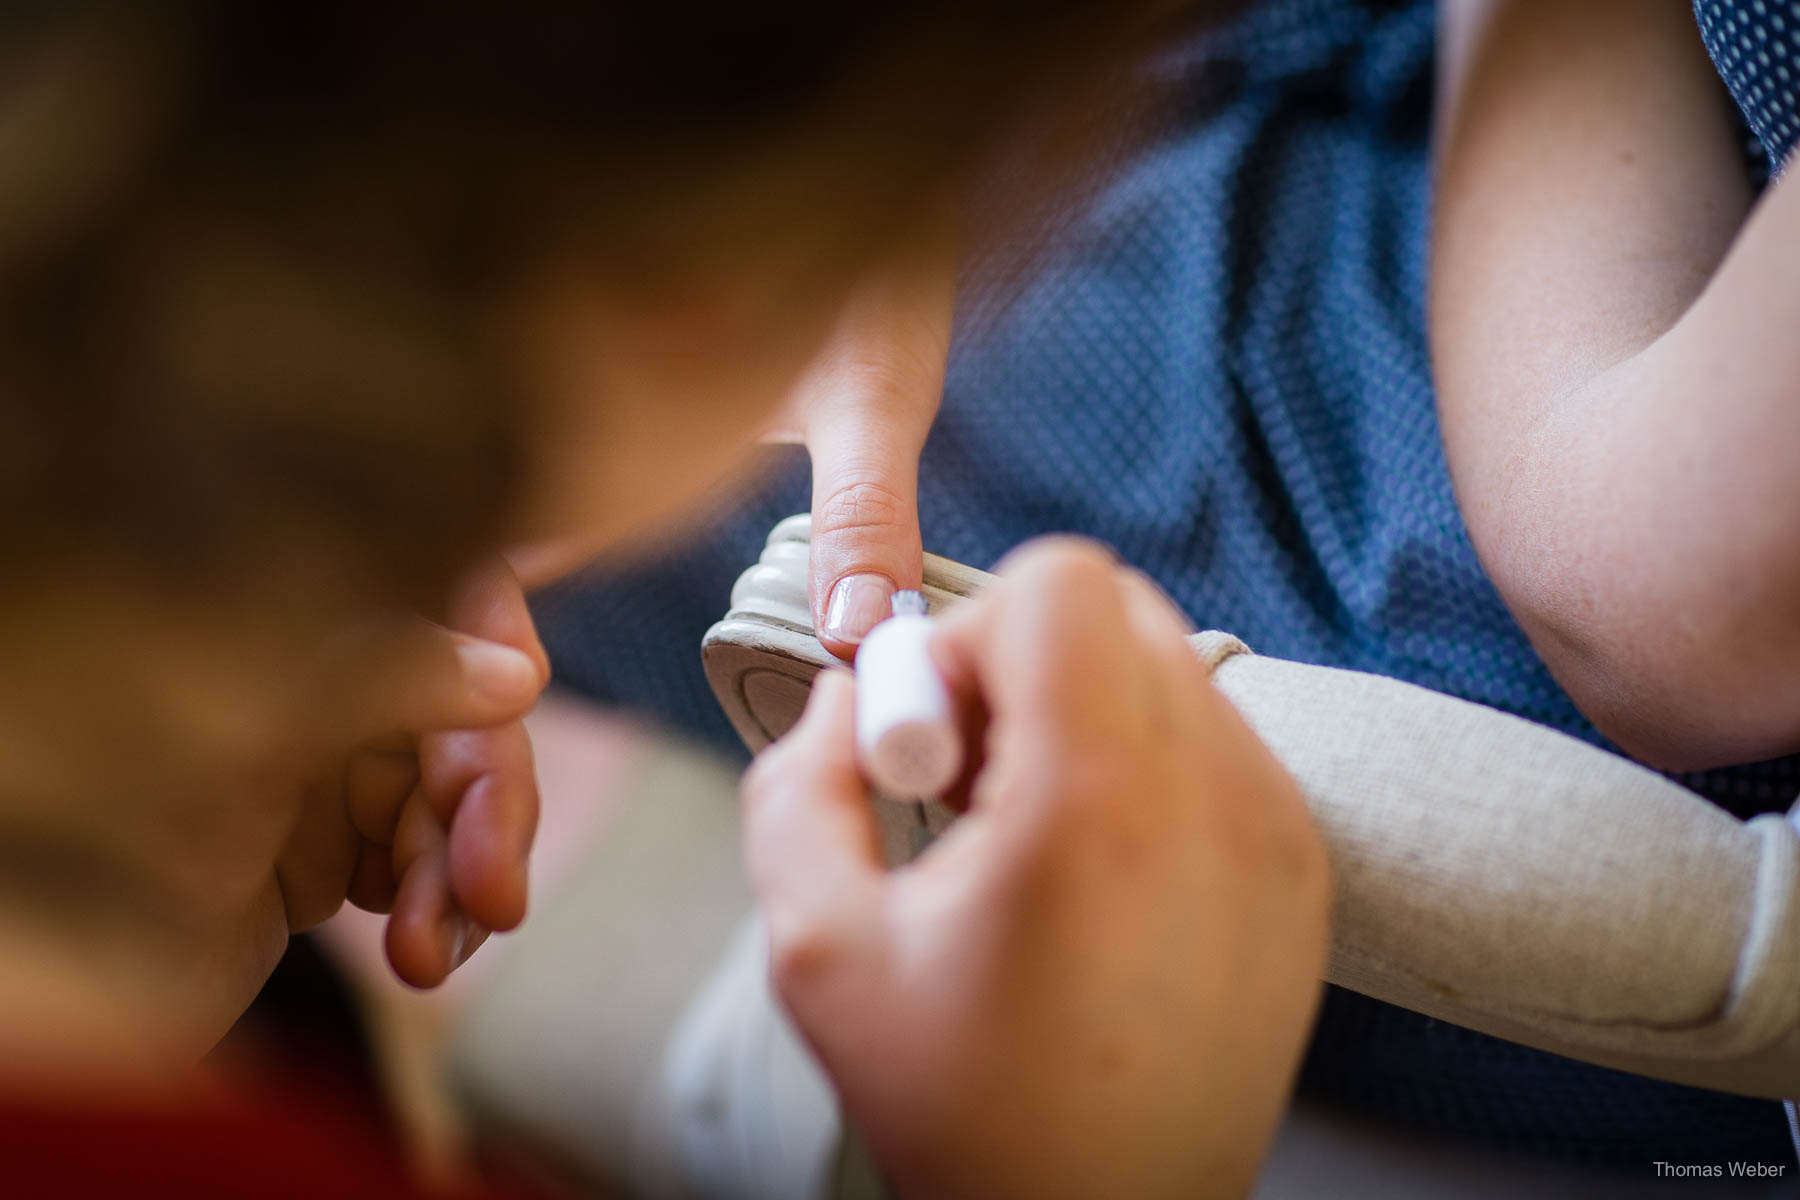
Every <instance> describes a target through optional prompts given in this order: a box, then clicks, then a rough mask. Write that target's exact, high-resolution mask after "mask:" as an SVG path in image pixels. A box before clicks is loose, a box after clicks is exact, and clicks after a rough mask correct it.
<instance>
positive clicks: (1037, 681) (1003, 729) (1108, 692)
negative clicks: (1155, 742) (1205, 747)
mask: <svg viewBox="0 0 1800 1200" xmlns="http://www.w3.org/2000/svg"><path fill="white" fill-rule="evenodd" d="M932 654H933V658H934V660H935V661H936V662H937V664H938V666H939V668H940V670H941V671H942V672H943V674H944V676H945V679H946V681H947V682H948V683H949V684H950V685H951V687H952V688H953V689H955V690H957V691H958V692H959V693H960V694H961V695H962V697H963V699H964V701H965V702H966V703H975V704H979V706H980V707H981V708H983V709H985V710H986V712H987V715H988V719H989V721H990V723H991V729H992V735H991V736H993V737H1008V736H1013V735H1015V734H1018V733H1025V734H1029V735H1031V736H1032V737H1034V738H1038V739H1040V740H1041V739H1048V741H1049V743H1050V744H1051V745H1053V746H1054V745H1056V744H1060V743H1063V742H1065V741H1067V740H1069V739H1075V740H1081V739H1090V738H1110V737H1114V736H1115V735H1121V734H1122V735H1130V734H1132V733H1133V732H1135V731H1136V730H1138V729H1140V728H1141V727H1142V724H1143V722H1144V720H1145V719H1146V717H1147V715H1148V711H1149V695H1148V688H1149V686H1150V674H1149V672H1148V669H1147V668H1146V666H1145V664H1144V663H1143V662H1142V661H1141V655H1140V653H1139V650H1138V642H1137V638H1136V637H1135V635H1134V633H1133V630H1132V628H1131V626H1130V624H1129V622H1128V619H1127V616H1126V611H1125V603H1124V599H1123V596H1122V594H1121V590H1120V581H1119V570H1118V564H1117V562H1116V560H1115V559H1114V558H1113V557H1112V555H1111V554H1110V553H1109V552H1108V551H1106V550H1105V549H1104V548H1103V547H1101V546H1099V545H1098V544H1096V543H1093V542H1087V541H1082V540H1079V539H1074V538H1046V539H1040V540H1038V541H1035V542H1030V543H1027V544H1026V545H1025V546H1024V547H1022V548H1021V549H1020V550H1018V551H1015V552H1014V553H1013V554H1011V555H1009V556H1008V557H1007V559H1006V560H1005V561H1004V562H1002V564H1001V566H1000V580H999V582H998V583H996V584H994V585H992V586H990V587H988V588H987V589H986V590H984V591H983V592H982V594H981V595H979V596H976V597H974V598H973V599H971V600H969V601H967V602H966V603H964V604H960V605H958V606H957V607H956V609H954V610H953V611H952V612H951V613H949V614H948V615H946V616H945V618H944V619H943V622H942V625H941V627H940V629H939V631H938V633H937V635H936V636H935V637H934V638H933V641H932Z"/></svg>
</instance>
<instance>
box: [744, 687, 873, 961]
mask: <svg viewBox="0 0 1800 1200" xmlns="http://www.w3.org/2000/svg"><path fill="white" fill-rule="evenodd" d="M854 701H855V689H854V687H853V685H852V683H851V680H850V676H849V673H848V672H845V671H836V670H833V671H825V672H822V673H821V674H820V675H819V676H818V677H817V679H815V680H814V682H813V690H812V695H811V697H810V698H809V699H808V701H807V706H806V712H805V714H804V715H803V716H802V717H801V719H800V722H799V724H797V725H796V726H795V727H794V728H793V729H792V730H790V731H789V732H788V734H787V736H786V737H784V738H782V739H781V741H780V742H778V743H776V744H775V745H774V746H771V747H770V748H769V749H768V750H765V751H764V752H763V754H762V755H761V756H759V757H758V759H757V761H756V763H755V764H753V765H752V767H751V769H750V771H749V772H748V773H747V774H746V775H745V777H744V783H743V801H744V839H745V857H746V861H747V863H748V866H749V871H750V878H751V886H752V887H753V889H754V890H755V891H756V893H757V895H758V897H759V899H760V901H761V903H762V905H763V909H764V911H765V913H766V914H767V916H768V919H769V926H770V931H771V935H772V936H773V937H774V939H775V942H776V945H777V953H778V954H779V953H780V947H781V946H783V945H789V946H791V945H794V944H796V943H799V942H804V943H809V944H810V943H813V942H816V941H817V940H818V936H819V935H820V934H821V932H822V931H825V930H828V929H841V928H842V927H843V926H844V925H845V924H846V923H849V924H854V923H855V922H856V921H858V920H859V919H861V918H862V917H864V916H866V914H867V912H868V909H869V906H870V905H871V904H872V903H873V900H874V897H875V895H876V893H877V892H878V890H879V888H880V886H881V883H882V880H883V868H882V861H881V851H880V843H879V839H878V837H877V834H876V829H875V822H874V816H873V813H872V810H871V808H870V804H869V793H868V789H867V787H866V786H865V785H864V783H863V780H862V776H861V775H860V774H859V773H858V771H857V767H856V753H855V737H854V733H853V729H852V711H851V710H852V705H853V704H854Z"/></svg>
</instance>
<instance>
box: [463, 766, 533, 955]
mask: <svg viewBox="0 0 1800 1200" xmlns="http://www.w3.org/2000/svg"><path fill="white" fill-rule="evenodd" d="M537 815H538V803H537V790H536V785H535V782H534V781H533V780H531V779H530V778H526V779H524V780H522V781H521V780H518V779H513V778H510V777H507V776H504V775H501V774H499V773H491V774H488V775H484V776H482V777H481V778H479V779H477V780H475V781H474V782H473V783H472V784H470V785H469V787H468V789H467V790H466V791H465V792H464V793H463V796H462V799H461V802H460V803H459V804H458V805H457V807H456V815H455V818H454V821H453V823H452V826H451V830H450V838H449V847H448V863H449V872H450V891H451V894H452V895H453V896H454V898H455V901H456V903H457V904H458V905H460V906H461V908H462V909H463V911H464V912H466V913H467V914H468V915H469V916H470V917H472V918H473V919H474V920H476V921H478V922H480V923H481V924H482V925H485V926H486V927H488V928H490V929H498V930H503V931H504V930H508V929H513V928H516V927H517V926H518V925H519V923H520V922H521V921H523V920H524V919H525V911H526V907H527V904H528V900H529V891H530V868H529V859H530V853H531V842H532V839H533V837H534V836H535V835H536V832H537Z"/></svg>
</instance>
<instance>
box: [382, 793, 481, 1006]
mask: <svg viewBox="0 0 1800 1200" xmlns="http://www.w3.org/2000/svg"><path fill="white" fill-rule="evenodd" d="M393 861H394V872H395V875H396V877H397V879H398V886H397V887H396V889H395V894H394V901H393V908H392V914H391V915H390V916H389V918H388V925H387V938H386V941H387V955H388V962H389V963H391V964H392V965H393V968H394V973H395V974H397V975H399V976H400V978H401V979H403V980H405V981H406V982H407V983H409V984H411V985H412V986H414V987H420V988H428V987H436V986H437V985H438V984H440V983H442V982H443V981H444V979H445V977H446V976H448V975H449V974H450V972H451V971H452V970H454V969H455V967H456V965H457V963H459V962H460V961H461V960H462V959H463V958H464V957H466V955H467V954H468V950H469V946H470V943H471V941H472V940H473V939H474V938H475V936H476V929H475V925H474V923H473V922H471V921H470V920H469V919H468V918H467V917H466V916H464V915H463V913H462V912H461V911H460V910H459V909H458V908H457V907H456V905H455V904H454V902H453V901H452V900H451V898H450V866H449V860H448V839H447V837H446V836H445V834H444V831H443V829H442V828H441V827H440V826H438V824H437V820H436V818H435V817H434V816H433V815H432V813H431V810H430V809H429V807H427V806H426V805H425V804H424V803H423V802H422V801H414V802H412V803H409V804H408V805H407V807H406V811H405V813H404V814H403V815H402V816H401V819H400V827H399V830H398V832H397V834H396V837H395V842H394V860H393Z"/></svg>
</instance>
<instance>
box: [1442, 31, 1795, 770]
mask: <svg viewBox="0 0 1800 1200" xmlns="http://www.w3.org/2000/svg"><path fill="white" fill-rule="evenodd" d="M1440 38H1441V41H1442V47H1441V49H1442V54H1441V66H1440V73H1441V79H1440V88H1439V112H1438V139H1439V145H1438V178H1437V192H1438V194H1437V201H1436V205H1437V207H1436V214H1435V225H1436V228H1435V233H1434V245H1433V265H1432V294H1431V307H1430V318H1431V337H1432V356H1433V365H1434V369H1435V372H1436V375H1437V383H1438V391H1439V405H1440V410H1441V416H1442V421H1443V428H1444V438H1445V444H1446V447H1447V450H1448V454H1449V459H1450V467H1451V472H1452V475H1453V477H1454V480H1455V483H1456V488H1457V494H1458V498H1459V501H1460V503H1461V505H1462V509H1463V512H1464V515H1465V517H1466V519H1467V521H1468V524H1469V529H1470V532H1471V534H1472V536H1473V538H1474V541H1475V545H1476V549H1477V551H1478V552H1479V553H1480V555H1481V559H1482V562H1483V565H1484V566H1485V567H1486V569H1487V570H1488V572H1489V573H1490V574H1491V575H1492V576H1493V578H1494V580H1495V583H1496V584H1497V585H1498V587H1499V589H1500V591H1501V594H1502V595H1503V596H1504V597H1505V599H1506V601H1507V603H1508V604H1509V605H1510V606H1511V608H1512V610H1513V612H1514V613H1515V615H1516V616H1517V617H1518V618H1519V620H1520V623H1521V624H1522V625H1523V626H1524V628H1525V630H1526V632H1527V633H1528V634H1529V635H1530V637H1531V639H1532V642H1533V644H1534V645H1535V646H1536V647H1537V649H1538V651H1539V653H1540V654H1542V655H1543V657H1544V659H1545V661H1546V662H1547V663H1548V664H1549V666H1550V669H1551V670H1552V671H1553V672H1554V673H1555V675H1556V677H1557V679H1558V680H1559V681H1560V682H1561V683H1562V684H1563V686H1564V687H1565V688H1567V689H1568V691H1569V693H1570V695H1571V696H1573V697H1574V699H1575V701H1576V703H1577V704H1579V705H1580V706H1581V708H1582V710H1583V711H1584V712H1586V713H1587V714H1588V716H1589V717H1590V718H1592V719H1593V720H1594V722H1595V723H1596V724H1597V725H1599V726H1600V728H1601V729H1602V730H1603V731H1604V732H1606V733H1607V734H1608V735H1609V736H1611V737H1612V738H1613V739H1614V740H1616V741H1617V742H1619V743H1620V744H1621V745H1622V746H1624V747H1625V748H1626V749H1628V750H1630V751H1632V752H1633V753H1635V754H1637V755H1639V756H1641V757H1643V758H1645V759H1646V760H1648V761H1651V762H1653V763H1657V764H1659V765H1664V766H1682V767H1700V766H1709V765H1716V764H1719V763H1724V762H1741V761H1747V760H1750V759H1755V758H1762V757H1769V756H1772V755H1775V754H1779V753H1785V752H1788V751H1792V750H1795V749H1800V471H1796V469H1795V463H1796V457H1797V455H1796V451H1797V450H1800V396H1797V394H1796V393H1800V188H1796V187H1795V186H1794V185H1793V184H1792V183H1791V181H1790V182H1787V183H1785V184H1781V185H1777V186H1775V187H1773V188H1771V189H1770V191H1769V192H1768V194H1767V195H1766V196H1765V197H1764V198H1763V200H1762V202H1761V203H1760V204H1758V205H1757V207H1756V208H1755V210H1754V211H1753V212H1752V211H1751V199H1752V198H1751V195H1750V191H1749V188H1748V186H1747V184H1746V183H1745V182H1744V179H1743V170H1742V167H1741V164H1740V160H1739V158H1738V150H1737V147H1736V139H1735V137H1734V134H1733V130H1732V127H1731V124H1730V121H1729V119H1728V113H1729V109H1728V108H1727V107H1726V106H1727V105H1728V104H1729V99H1728V98H1727V97H1726V96H1725V95H1724V93H1723V91H1722V89H1721V88H1720V85H1719V84H1718V82H1717V79H1716V76H1715V75H1714V73H1713V70H1712V67H1711V65H1710V63H1709V62H1708V61H1707V58H1706V53H1705V50H1704V48H1703V47H1702V46H1701V43H1700V40H1699V34H1698V32H1697V31H1696V30H1695V28H1694V22H1693V16H1692V10H1691V7H1690V6H1689V5H1688V4H1687V3H1686V2H1685V0H1656V2H1655V3H1647V2H1645V0H1584V2H1583V3H1581V4H1565V3H1560V2H1558V0H1447V3H1446V4H1445V6H1444V14H1443V23H1442V32H1441V33H1440ZM1746 217H1748V219H1746Z"/></svg>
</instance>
